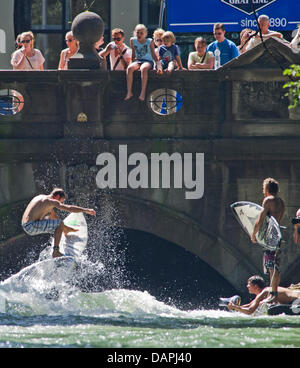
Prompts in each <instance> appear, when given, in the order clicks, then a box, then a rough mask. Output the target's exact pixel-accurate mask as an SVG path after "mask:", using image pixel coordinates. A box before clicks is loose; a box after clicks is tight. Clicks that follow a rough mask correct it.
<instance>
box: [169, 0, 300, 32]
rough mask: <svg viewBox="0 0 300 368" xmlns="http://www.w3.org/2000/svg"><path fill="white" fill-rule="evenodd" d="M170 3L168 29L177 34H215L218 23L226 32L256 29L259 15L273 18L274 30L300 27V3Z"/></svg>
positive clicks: (238, 0)
mask: <svg viewBox="0 0 300 368" xmlns="http://www.w3.org/2000/svg"><path fill="white" fill-rule="evenodd" d="M252 3H253V5H251V0H185V1H183V0H167V7H166V13H167V29H168V30H170V31H172V32H174V33H182V32H187V33H191V32H196V33H197V32H212V29H213V25H214V24H215V23H224V25H225V29H226V31H229V32H239V31H241V30H242V29H243V28H251V29H255V28H256V20H255V16H254V13H253V6H254V9H255V11H256V13H257V15H258V16H259V15H261V14H266V15H268V16H269V17H270V29H271V30H274V31H288V30H294V29H296V28H297V25H298V24H300V0H252Z"/></svg>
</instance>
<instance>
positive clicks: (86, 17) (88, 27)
mask: <svg viewBox="0 0 300 368" xmlns="http://www.w3.org/2000/svg"><path fill="white" fill-rule="evenodd" d="M72 32H73V35H74V37H75V38H76V39H77V40H78V41H79V42H80V43H92V44H94V43H95V42H97V41H98V40H99V38H100V37H102V36H103V33H104V22H103V20H102V18H101V17H100V15H98V14H96V13H93V12H89V11H87V12H83V13H80V14H78V15H77V16H76V17H75V18H74V20H73V23H72Z"/></svg>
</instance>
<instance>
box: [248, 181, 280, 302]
mask: <svg viewBox="0 0 300 368" xmlns="http://www.w3.org/2000/svg"><path fill="white" fill-rule="evenodd" d="M278 192H279V184H278V182H277V181H276V180H275V179H273V178H267V179H265V180H264V181H263V194H264V197H265V198H264V200H263V203H262V207H263V210H262V211H261V213H260V215H259V217H258V219H257V221H256V223H255V225H254V229H253V233H252V235H251V241H252V242H253V243H256V242H257V240H256V235H257V233H258V232H259V230H260V228H261V227H262V225H263V222H264V220H265V218H266V216H273V217H274V218H275V219H276V220H277V222H278V224H279V225H280V223H281V220H282V218H283V215H284V211H285V204H284V201H283V200H282V199H281V198H280V197H279V196H278ZM279 246H280V244H278V248H279ZM279 257H280V250H279V249H276V250H274V251H271V250H266V251H265V252H264V258H263V262H264V268H265V271H266V272H269V274H270V281H271V285H270V286H271V292H270V299H268V302H272V301H276V296H277V288H278V286H279V282H280V268H279V266H280V258H279Z"/></svg>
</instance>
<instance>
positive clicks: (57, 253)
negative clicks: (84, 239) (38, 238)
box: [52, 249, 63, 258]
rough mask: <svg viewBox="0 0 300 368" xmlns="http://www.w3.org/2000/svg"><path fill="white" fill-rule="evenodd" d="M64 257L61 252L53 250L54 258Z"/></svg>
mask: <svg viewBox="0 0 300 368" xmlns="http://www.w3.org/2000/svg"><path fill="white" fill-rule="evenodd" d="M62 256H63V254H62V253H60V251H59V250H56V249H54V250H53V253H52V258H57V257H62Z"/></svg>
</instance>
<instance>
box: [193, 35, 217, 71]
mask: <svg viewBox="0 0 300 368" xmlns="http://www.w3.org/2000/svg"><path fill="white" fill-rule="evenodd" d="M194 45H195V49H196V51H194V52H190V53H189V59H188V69H189V70H199V69H213V67H214V63H215V57H214V54H213V53H212V52H211V51H206V47H207V42H206V40H205V38H203V37H197V38H196V39H195V43H194Z"/></svg>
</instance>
